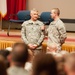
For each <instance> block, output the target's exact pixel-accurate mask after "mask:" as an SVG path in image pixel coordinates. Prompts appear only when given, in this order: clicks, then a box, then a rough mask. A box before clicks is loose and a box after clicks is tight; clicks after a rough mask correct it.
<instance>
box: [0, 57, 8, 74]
mask: <svg viewBox="0 0 75 75" xmlns="http://www.w3.org/2000/svg"><path fill="white" fill-rule="evenodd" d="M0 75H7V72H6V64H5V61H4V60H2V59H1V57H0Z"/></svg>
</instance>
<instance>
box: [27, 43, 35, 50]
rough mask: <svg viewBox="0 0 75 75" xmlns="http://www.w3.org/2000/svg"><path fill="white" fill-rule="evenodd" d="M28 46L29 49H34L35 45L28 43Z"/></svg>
mask: <svg viewBox="0 0 75 75" xmlns="http://www.w3.org/2000/svg"><path fill="white" fill-rule="evenodd" d="M28 47H29V48H30V49H35V47H36V46H35V45H33V44H28Z"/></svg>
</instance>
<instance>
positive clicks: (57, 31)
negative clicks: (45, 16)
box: [47, 19, 66, 52]
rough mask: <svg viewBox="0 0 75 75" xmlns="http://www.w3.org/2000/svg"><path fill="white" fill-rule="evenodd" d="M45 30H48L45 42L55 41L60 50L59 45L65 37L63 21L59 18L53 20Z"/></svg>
mask: <svg viewBox="0 0 75 75" xmlns="http://www.w3.org/2000/svg"><path fill="white" fill-rule="evenodd" d="M47 31H48V42H47V44H49V43H56V44H57V45H58V51H60V50H61V45H62V44H63V43H64V41H65V39H66V29H65V26H64V23H63V22H62V21H61V20H60V19H58V20H56V21H53V22H51V24H50V25H49V28H48V29H47ZM58 51H57V52H58Z"/></svg>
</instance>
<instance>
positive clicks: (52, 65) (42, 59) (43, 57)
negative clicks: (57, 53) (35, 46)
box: [32, 53, 57, 75]
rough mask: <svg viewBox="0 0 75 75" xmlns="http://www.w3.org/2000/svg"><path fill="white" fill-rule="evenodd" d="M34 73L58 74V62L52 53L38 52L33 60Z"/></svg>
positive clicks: (34, 74)
mask: <svg viewBox="0 0 75 75" xmlns="http://www.w3.org/2000/svg"><path fill="white" fill-rule="evenodd" d="M32 69H33V71H32V72H33V75H57V63H56V61H55V59H54V57H53V56H52V55H51V54H42V53H40V54H38V55H36V56H35V57H34V60H33V67H32Z"/></svg>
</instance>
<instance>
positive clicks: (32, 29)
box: [21, 10, 44, 54]
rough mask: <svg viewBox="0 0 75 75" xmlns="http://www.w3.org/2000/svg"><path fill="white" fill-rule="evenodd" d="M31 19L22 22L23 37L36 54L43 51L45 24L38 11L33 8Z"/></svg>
mask: <svg viewBox="0 0 75 75" xmlns="http://www.w3.org/2000/svg"><path fill="white" fill-rule="evenodd" d="M30 15H31V19H30V20H28V21H25V22H24V23H23V24H22V30H21V37H22V39H23V41H24V42H25V44H27V45H28V47H29V49H30V50H32V51H33V52H34V53H35V54H37V53H38V52H40V51H41V47H40V46H41V43H42V41H43V39H44V33H43V30H44V24H43V23H42V22H40V21H39V20H37V19H38V11H36V10H31V13H30Z"/></svg>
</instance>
